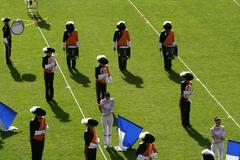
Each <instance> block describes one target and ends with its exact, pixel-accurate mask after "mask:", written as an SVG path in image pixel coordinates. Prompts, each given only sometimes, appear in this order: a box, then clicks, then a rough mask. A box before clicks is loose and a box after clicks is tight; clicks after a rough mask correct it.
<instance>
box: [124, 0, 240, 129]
mask: <svg viewBox="0 0 240 160" xmlns="http://www.w3.org/2000/svg"><path fill="white" fill-rule="evenodd" d="M128 1H129V3H130V4H131V5H132V6H133V7H134V8H135V9H136V10H137V12H138V13H139V14H140V15H141V16H142V17H143V18H144V20H145V22H146V23H147V24H148V25H149V26H150V27H151V28H152V29H153V31H154V32H156V34H157V35H158V36H160V33H159V32H158V31H157V30H156V29H155V28H154V27H153V25H152V24H151V23H150V22H149V20H148V19H147V18H146V17H145V16H144V15H143V14H142V12H141V11H140V10H139V9H138V8H137V7H136V5H135V4H134V3H133V2H132V1H131V0H128ZM233 1H235V0H233ZM239 7H240V4H239ZM178 59H179V60H180V61H181V62H182V64H183V65H184V66H185V67H186V68H187V69H188V70H189V71H190V72H191V73H192V74H193V75H194V77H196V80H197V81H198V82H199V83H200V84H201V85H202V86H203V88H204V89H205V90H206V91H207V93H208V94H209V95H210V96H211V97H212V98H213V100H214V101H215V102H216V103H217V104H218V105H219V106H220V107H221V108H222V110H223V111H224V112H225V113H226V114H227V116H228V118H229V119H231V120H232V121H233V122H234V123H235V124H236V125H237V127H238V128H240V125H239V124H238V123H237V122H236V121H235V120H234V118H233V117H232V116H231V115H230V114H229V112H228V111H227V110H226V109H225V107H224V106H223V105H222V104H221V103H220V102H219V101H218V99H217V98H216V97H215V96H214V95H213V94H212V93H211V92H210V91H209V89H208V88H207V87H206V86H205V85H204V84H203V83H202V81H201V80H200V79H199V78H198V77H197V75H196V74H195V73H194V72H193V71H192V70H191V69H190V68H189V67H188V65H187V64H186V63H185V62H184V61H183V60H182V59H181V58H180V57H179V56H178Z"/></svg>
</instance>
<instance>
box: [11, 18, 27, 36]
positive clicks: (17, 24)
mask: <svg viewBox="0 0 240 160" xmlns="http://www.w3.org/2000/svg"><path fill="white" fill-rule="evenodd" d="M23 31H24V23H23V21H22V20H14V21H13V23H12V26H11V32H12V33H13V34H15V35H20V34H22V33H23Z"/></svg>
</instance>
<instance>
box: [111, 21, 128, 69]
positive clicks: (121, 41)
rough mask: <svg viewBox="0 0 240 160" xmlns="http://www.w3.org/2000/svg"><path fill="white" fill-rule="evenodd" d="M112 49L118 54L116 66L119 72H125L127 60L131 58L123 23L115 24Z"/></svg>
mask: <svg viewBox="0 0 240 160" xmlns="http://www.w3.org/2000/svg"><path fill="white" fill-rule="evenodd" d="M113 49H114V51H115V50H116V49H117V52H118V65H119V69H120V70H126V68H127V60H128V59H129V58H130V57H131V56H130V55H131V52H130V51H131V50H130V49H131V39H130V35H129V32H128V29H127V28H126V25H125V22H124V21H119V22H118V23H117V29H116V31H115V32H114V36H113Z"/></svg>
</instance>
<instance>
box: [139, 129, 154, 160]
mask: <svg viewBox="0 0 240 160" xmlns="http://www.w3.org/2000/svg"><path fill="white" fill-rule="evenodd" d="M139 139H141V140H142V141H143V142H141V143H140V144H139V146H138V149H137V153H136V156H137V160H152V159H155V158H158V157H159V155H158V152H157V149H156V147H155V145H154V144H153V142H154V141H155V138H154V136H153V135H151V134H150V133H149V132H143V133H141V134H140V135H139Z"/></svg>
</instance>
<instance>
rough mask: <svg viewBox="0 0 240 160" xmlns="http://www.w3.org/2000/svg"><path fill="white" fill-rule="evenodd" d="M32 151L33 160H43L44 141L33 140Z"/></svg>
mask: <svg viewBox="0 0 240 160" xmlns="http://www.w3.org/2000/svg"><path fill="white" fill-rule="evenodd" d="M31 149H32V160H41V159H42V154H43V149H44V140H43V141H38V140H35V139H32V140H31Z"/></svg>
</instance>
